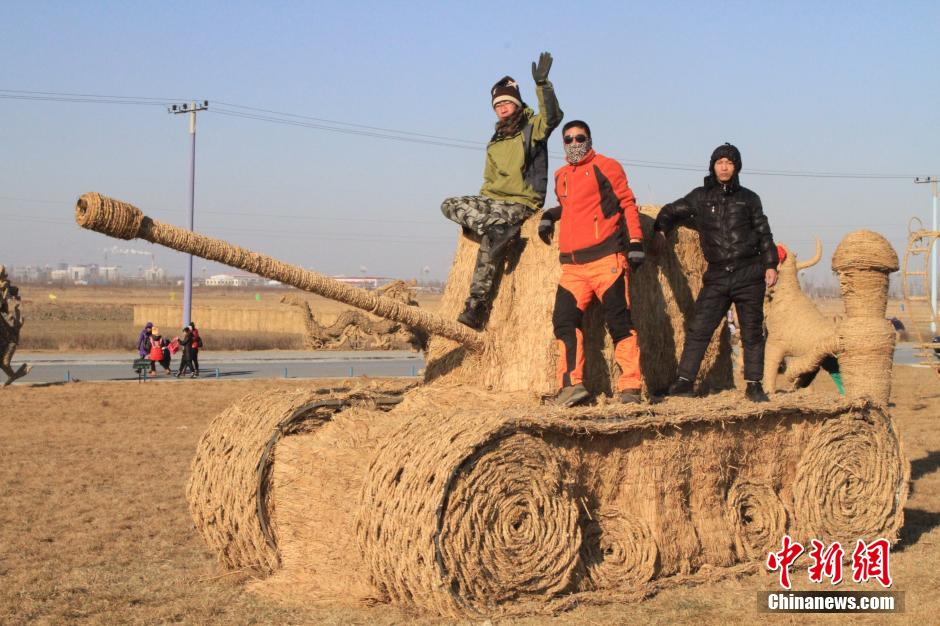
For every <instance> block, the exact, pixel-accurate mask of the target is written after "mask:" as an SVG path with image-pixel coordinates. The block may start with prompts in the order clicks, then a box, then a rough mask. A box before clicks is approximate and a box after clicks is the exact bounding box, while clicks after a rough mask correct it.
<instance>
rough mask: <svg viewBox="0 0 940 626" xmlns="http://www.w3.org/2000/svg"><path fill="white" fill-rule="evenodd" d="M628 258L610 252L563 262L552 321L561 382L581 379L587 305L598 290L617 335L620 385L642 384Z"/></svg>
mask: <svg viewBox="0 0 940 626" xmlns="http://www.w3.org/2000/svg"><path fill="white" fill-rule="evenodd" d="M627 274H628V267H627V260H626V258H625V257H624V255H623V254H621V253H617V254H611V255H608V256H605V257H603V258H600V259H598V260H596V261H591V262H590V263H583V264H574V263H565V264H563V265H562V266H561V279H560V280H559V281H558V291H557V292H556V293H555V312H554V314H553V315H552V325H553V326H554V328H555V338H556V339H558V348H559V351H560V354H559V358H558V384H559V386H561V387H567V386H569V385H577V384H578V383H580V382H581V381H582V380H583V377H584V336H583V333H582V320H583V318H584V311H585V310H586V309H587V307H588V305H589V304H591V302H592V301H593V299H594V297H595V296H596V297H597V298H598V299H599V300H600V301H601V306H603V307H604V320H605V321H606V322H607V330H608V331H610V336H611V338H612V339H613V341H614V358H615V359H616V360H617V365H619V366H620V378H618V379H617V390H618V391H627V390H639V389H640V387H641V386H642V383H643V378H642V376H641V375H640V347H639V345H638V344H637V340H636V330H635V329H634V327H633V320H632V318H631V317H630V293H629V289H628V285H629V283H628V282H627Z"/></svg>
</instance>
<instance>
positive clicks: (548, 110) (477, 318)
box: [441, 52, 563, 329]
mask: <svg viewBox="0 0 940 626" xmlns="http://www.w3.org/2000/svg"><path fill="white" fill-rule="evenodd" d="M551 66H552V56H551V55H550V54H549V53H547V52H543V53H542V54H541V55H540V56H539V61H538V64H536V63H532V78H533V79H535V93H536V96H537V97H538V101H539V112H538V113H536V112H534V111H533V110H532V109H531V108H530V107H528V106H527V105H526V104H525V103H524V102H523V101H522V95H521V94H520V92H519V84H518V83H517V82H516V81H515V80H513V79H512V77H510V76H505V77H503V78H502V79H500V80H499V82H497V83H496V84H495V85H493V88H492V89H491V90H490V96H491V102H492V105H493V109H494V110H495V112H496V117H497V118H498V119H497V121H496V132H495V133H494V134H493V137H492V138H491V139H490V142H489V144H488V145H487V148H486V165H485V167H484V170H483V186H482V187H481V188H480V193H479V195H476V196H459V197H454V198H447V199H446V200H444V202H443V203H442V204H441V212H442V213H443V214H444V216H445V217H447V218H448V219H450V220H452V221H454V222H456V223H458V224H460V225H461V226H463V227H464V230H465V231H469V232H472V233H475V234H476V235H478V236H479V237H480V249H479V252H478V253H477V260H476V266H475V268H474V271H473V278H472V280H471V284H470V295H469V297H468V298H467V301H466V305H465V307H464V311H463V313H461V314H460V316H459V317H458V318H457V319H458V321H460V322H461V323H463V324H466V325H467V326H469V327H471V328H476V329H480V328H482V327H483V326H484V324H485V321H486V315H487V313H488V311H489V306H490V301H491V297H492V290H493V282H494V280H495V278H496V273H497V270H498V268H499V266H500V264H501V263H502V262H503V260H504V259H505V257H506V252H507V250H508V249H509V247H510V244H511V243H512V242H513V241H514V240H515V239H516V238H517V237H518V235H519V228H520V226H521V224H522V222H523V221H524V220H525V219H526V218H527V217H529V216H530V215H532V214H533V213H535V212H536V211H538V210H539V209H540V208H542V205H543V204H544V202H545V192H546V188H547V186H548V148H547V141H548V138H549V136H550V135H551V133H552V131H553V130H554V129H555V128H557V127H558V125H559V124H560V123H561V120H562V116H563V113H562V110H561V108H560V107H559V106H558V100H557V99H556V98H555V89H554V87H553V86H552V84H551V82H549V80H548V72H549V70H550V69H551Z"/></svg>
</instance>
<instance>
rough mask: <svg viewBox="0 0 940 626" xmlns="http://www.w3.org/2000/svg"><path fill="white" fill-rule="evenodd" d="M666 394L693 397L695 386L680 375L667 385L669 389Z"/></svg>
mask: <svg viewBox="0 0 940 626" xmlns="http://www.w3.org/2000/svg"><path fill="white" fill-rule="evenodd" d="M666 395H667V396H675V397H677V398H694V397H695V388H694V387H693V385H692V381H691V380H688V379H687V378H683V377H681V376H680V377H678V378H677V379H676V380H675V382H674V383H672V384H671V385H669V390H668V391H667V392H666Z"/></svg>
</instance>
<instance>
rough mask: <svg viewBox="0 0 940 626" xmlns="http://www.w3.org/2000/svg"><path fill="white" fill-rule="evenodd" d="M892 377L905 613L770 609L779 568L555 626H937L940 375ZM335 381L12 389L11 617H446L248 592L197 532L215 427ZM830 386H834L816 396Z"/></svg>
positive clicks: (1, 567)
mask: <svg viewBox="0 0 940 626" xmlns="http://www.w3.org/2000/svg"><path fill="white" fill-rule="evenodd" d="M894 383H895V384H894V391H893V404H894V406H893V408H892V409H891V411H892V414H893V415H894V417H895V419H896V421H897V424H898V428H899V429H900V432H901V434H902V437H903V440H904V444H905V447H906V452H907V455H908V456H909V458H910V459H911V461H912V462H913V471H912V476H911V478H912V482H913V489H912V493H911V497H910V500H909V501H908V504H907V507H906V511H905V516H906V522H905V527H904V530H903V532H902V540H901V544H900V545H899V546H898V547H897V548H896V550H895V552H894V553H893V554H892V574H893V576H894V579H895V587H894V588H895V589H896V590H901V591H904V592H906V612H905V613H904V614H903V615H898V616H893V617H892V618H891V619H888V618H886V617H885V616H869V617H867V618H866V617H860V616H853V617H851V618H849V617H847V616H825V619H819V617H818V616H808V615H790V616H768V615H766V614H759V613H757V612H756V604H757V592H758V591H760V590H772V589H775V588H776V580H775V578H774V576H773V575H770V574H765V573H760V574H756V575H752V576H747V577H744V578H741V579H738V580H730V581H723V582H717V583H713V584H709V585H705V586H698V587H689V588H679V589H672V590H669V591H666V592H663V593H661V594H659V595H658V596H656V597H654V598H652V599H650V600H648V601H646V602H643V603H638V604H628V605H611V606H602V607H589V606H583V607H578V608H576V609H574V610H573V611H570V612H568V613H564V614H562V615H560V616H558V617H556V618H554V620H551V621H553V622H554V623H559V624H561V623H565V624H568V623H571V624H575V623H577V624H609V623H623V624H631V623H653V624H672V623H677V622H680V623H682V622H685V623H690V622H695V623H697V624H724V623H728V622H734V623H752V622H756V621H758V620H761V621H764V620H766V621H770V622H774V623H794V624H795V623H806V622H807V621H821V622H825V623H848V622H850V621H851V622H853V623H854V622H867V623H883V622H886V621H890V622H897V623H922V624H928V623H936V616H937V615H938V614H940V598H938V594H937V593H936V590H937V588H938V587H940V574H938V571H937V564H938V563H940V547H938V541H940V419H938V416H940V379H938V377H937V375H936V374H935V373H933V372H932V371H930V370H928V369H924V368H912V367H898V368H896V370H895V381H894ZM329 384H330V383H329V382H328V381H322V380H321V381H308V382H296V381H295V382H291V383H282V382H277V381H271V380H269V381H222V382H219V381H208V380H207V381H196V382H194V383H193V384H192V385H187V386H186V388H187V391H186V395H185V396H181V395H177V396H175V397H168V396H167V395H166V393H169V390H170V389H171V387H169V386H164V385H162V384H160V383H156V384H146V385H138V384H136V383H72V384H56V385H48V386H33V387H28V386H14V387H10V388H6V389H2V390H0V398H2V405H0V406H2V408H0V624H21V623H36V624H60V623H83V624H111V623H188V624H339V623H344V624H346V623H352V624H391V623H413V622H418V623H427V624H431V623H439V622H440V620H439V619H431V618H425V617H416V616H413V615H409V614H405V613H402V612H399V611H397V610H395V609H393V608H390V607H387V606H380V607H362V608H361V609H356V610H348V609H344V610H340V609H336V608H309V607H306V608H305V607H285V606H281V605H278V604H274V603H272V602H270V601H268V600H265V599H263V598H260V597H257V596H255V595H252V594H250V593H247V592H245V591H244V582H245V581H244V578H243V577H241V575H240V574H238V573H235V574H227V573H225V572H223V571H221V570H220V569H218V567H217V566H216V564H215V561H214V559H213V557H212V556H211V555H209V554H207V553H206V551H205V550H204V548H203V545H202V543H201V541H200V540H199V538H198V537H197V535H196V533H195V531H194V529H193V526H192V522H191V520H190V518H189V514H188V511H187V505H186V501H185V499H184V495H183V490H184V484H185V481H186V479H187V475H188V468H189V463H190V460H191V457H192V454H193V451H194V449H195V445H196V441H197V439H198V438H199V436H200V435H201V433H202V431H203V429H204V427H205V426H206V424H207V422H208V421H209V419H210V418H211V417H213V416H214V415H215V414H216V413H218V412H219V411H220V410H221V409H222V408H223V407H225V406H226V405H227V404H229V403H230V402H231V401H232V399H233V398H236V397H239V396H241V395H242V394H246V393H249V392H254V391H259V390H267V391H270V392H271V393H277V392H278V391H279V390H284V389H293V388H298V387H311V388H312V387H324V386H329ZM334 384H335V383H334ZM828 385H831V383H828V381H822V382H821V383H820V393H825V392H829V387H828ZM173 389H176V388H175V387H174V388H173ZM164 390H166V392H165V391H164ZM795 579H796V580H797V581H799V580H802V581H804V582H803V583H798V584H797V585H796V586H797V587H800V586H801V585H802V587H804V588H805V587H806V586H807V585H806V583H805V575H804V576H797V577H796V578H795ZM876 584H877V583H874V584H870V585H866V586H865V587H864V588H866V589H877V588H878V587H876V586H874V585H876ZM858 587H859V586H858V585H852V584H845V583H843V585H842V588H848V589H852V588H858ZM826 588H828V587H823V589H826ZM545 621H549V620H546V619H545V618H542V619H529V620H521V621H518V622H516V623H532V624H534V623H543V622H545Z"/></svg>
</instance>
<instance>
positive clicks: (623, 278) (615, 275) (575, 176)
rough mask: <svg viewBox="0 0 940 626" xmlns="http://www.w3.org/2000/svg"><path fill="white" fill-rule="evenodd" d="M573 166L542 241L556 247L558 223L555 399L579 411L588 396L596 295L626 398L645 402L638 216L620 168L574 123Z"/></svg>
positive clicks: (564, 173) (560, 184) (569, 144)
mask: <svg viewBox="0 0 940 626" xmlns="http://www.w3.org/2000/svg"><path fill="white" fill-rule="evenodd" d="M562 139H563V141H564V144H565V160H566V161H567V164H566V165H564V166H562V167H560V168H559V169H558V171H556V172H555V195H556V196H557V197H558V201H559V203H560V206H558V207H555V208H553V209H548V210H546V211H545V212H544V213H543V214H542V219H541V221H540V222H539V237H541V238H542V240H543V241H544V242H545V243H546V244H548V243H551V239H552V235H553V234H554V230H555V222H557V221H560V227H559V235H558V248H559V251H560V255H559V260H560V261H561V278H560V280H559V284H558V291H557V292H556V294H555V312H554V314H553V315H552V324H553V326H554V329H555V337H556V338H557V339H558V346H559V350H560V354H559V359H558V384H559V386H560V387H561V391H559V392H558V395H557V396H556V397H555V400H554V402H555V403H556V404H559V405H562V406H574V405H575V404H578V403H580V402H583V401H584V400H586V399H588V398H589V397H590V395H591V394H590V393H589V392H588V390H587V389H586V388H585V387H584V385H583V384H582V378H583V371H584V347H583V344H584V341H583V335H582V331H581V322H582V319H583V317H584V311H585V310H586V309H587V307H588V305H589V304H590V303H591V302H592V300H593V299H594V298H595V296H596V297H597V299H599V300H600V302H601V305H602V306H603V307H604V319H605V320H606V322H607V329H608V330H609V331H610V336H611V338H612V339H613V342H614V357H615V358H616V360H617V365H619V366H620V378H619V379H618V381H617V391H618V392H619V395H620V401H621V402H625V403H633V402H639V401H640V388H641V386H642V383H643V379H642V376H641V374H640V348H639V346H638V345H637V337H636V329H635V328H634V327H633V320H632V319H631V317H630V294H629V288H628V276H629V275H630V272H633V271H635V270H636V269H637V268H638V267H639V266H640V265H641V264H642V263H643V261H644V260H645V255H644V252H643V242H642V241H643V240H642V238H643V234H642V231H641V230H640V214H639V212H638V211H637V208H636V200H635V198H634V196H633V191H631V190H630V186H629V185H628V184H627V175H626V174H625V173H624V171H623V167H621V165H620V163H618V162H617V161H615V160H613V159H610V158H608V157H605V156H603V155H601V154H598V153H596V152H594V150H593V149H592V146H591V129H590V127H589V126H588V125H587V123H585V122H582V121H581V120H574V121H571V122H568V123H567V124H565V126H564V129H563V130H562Z"/></svg>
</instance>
